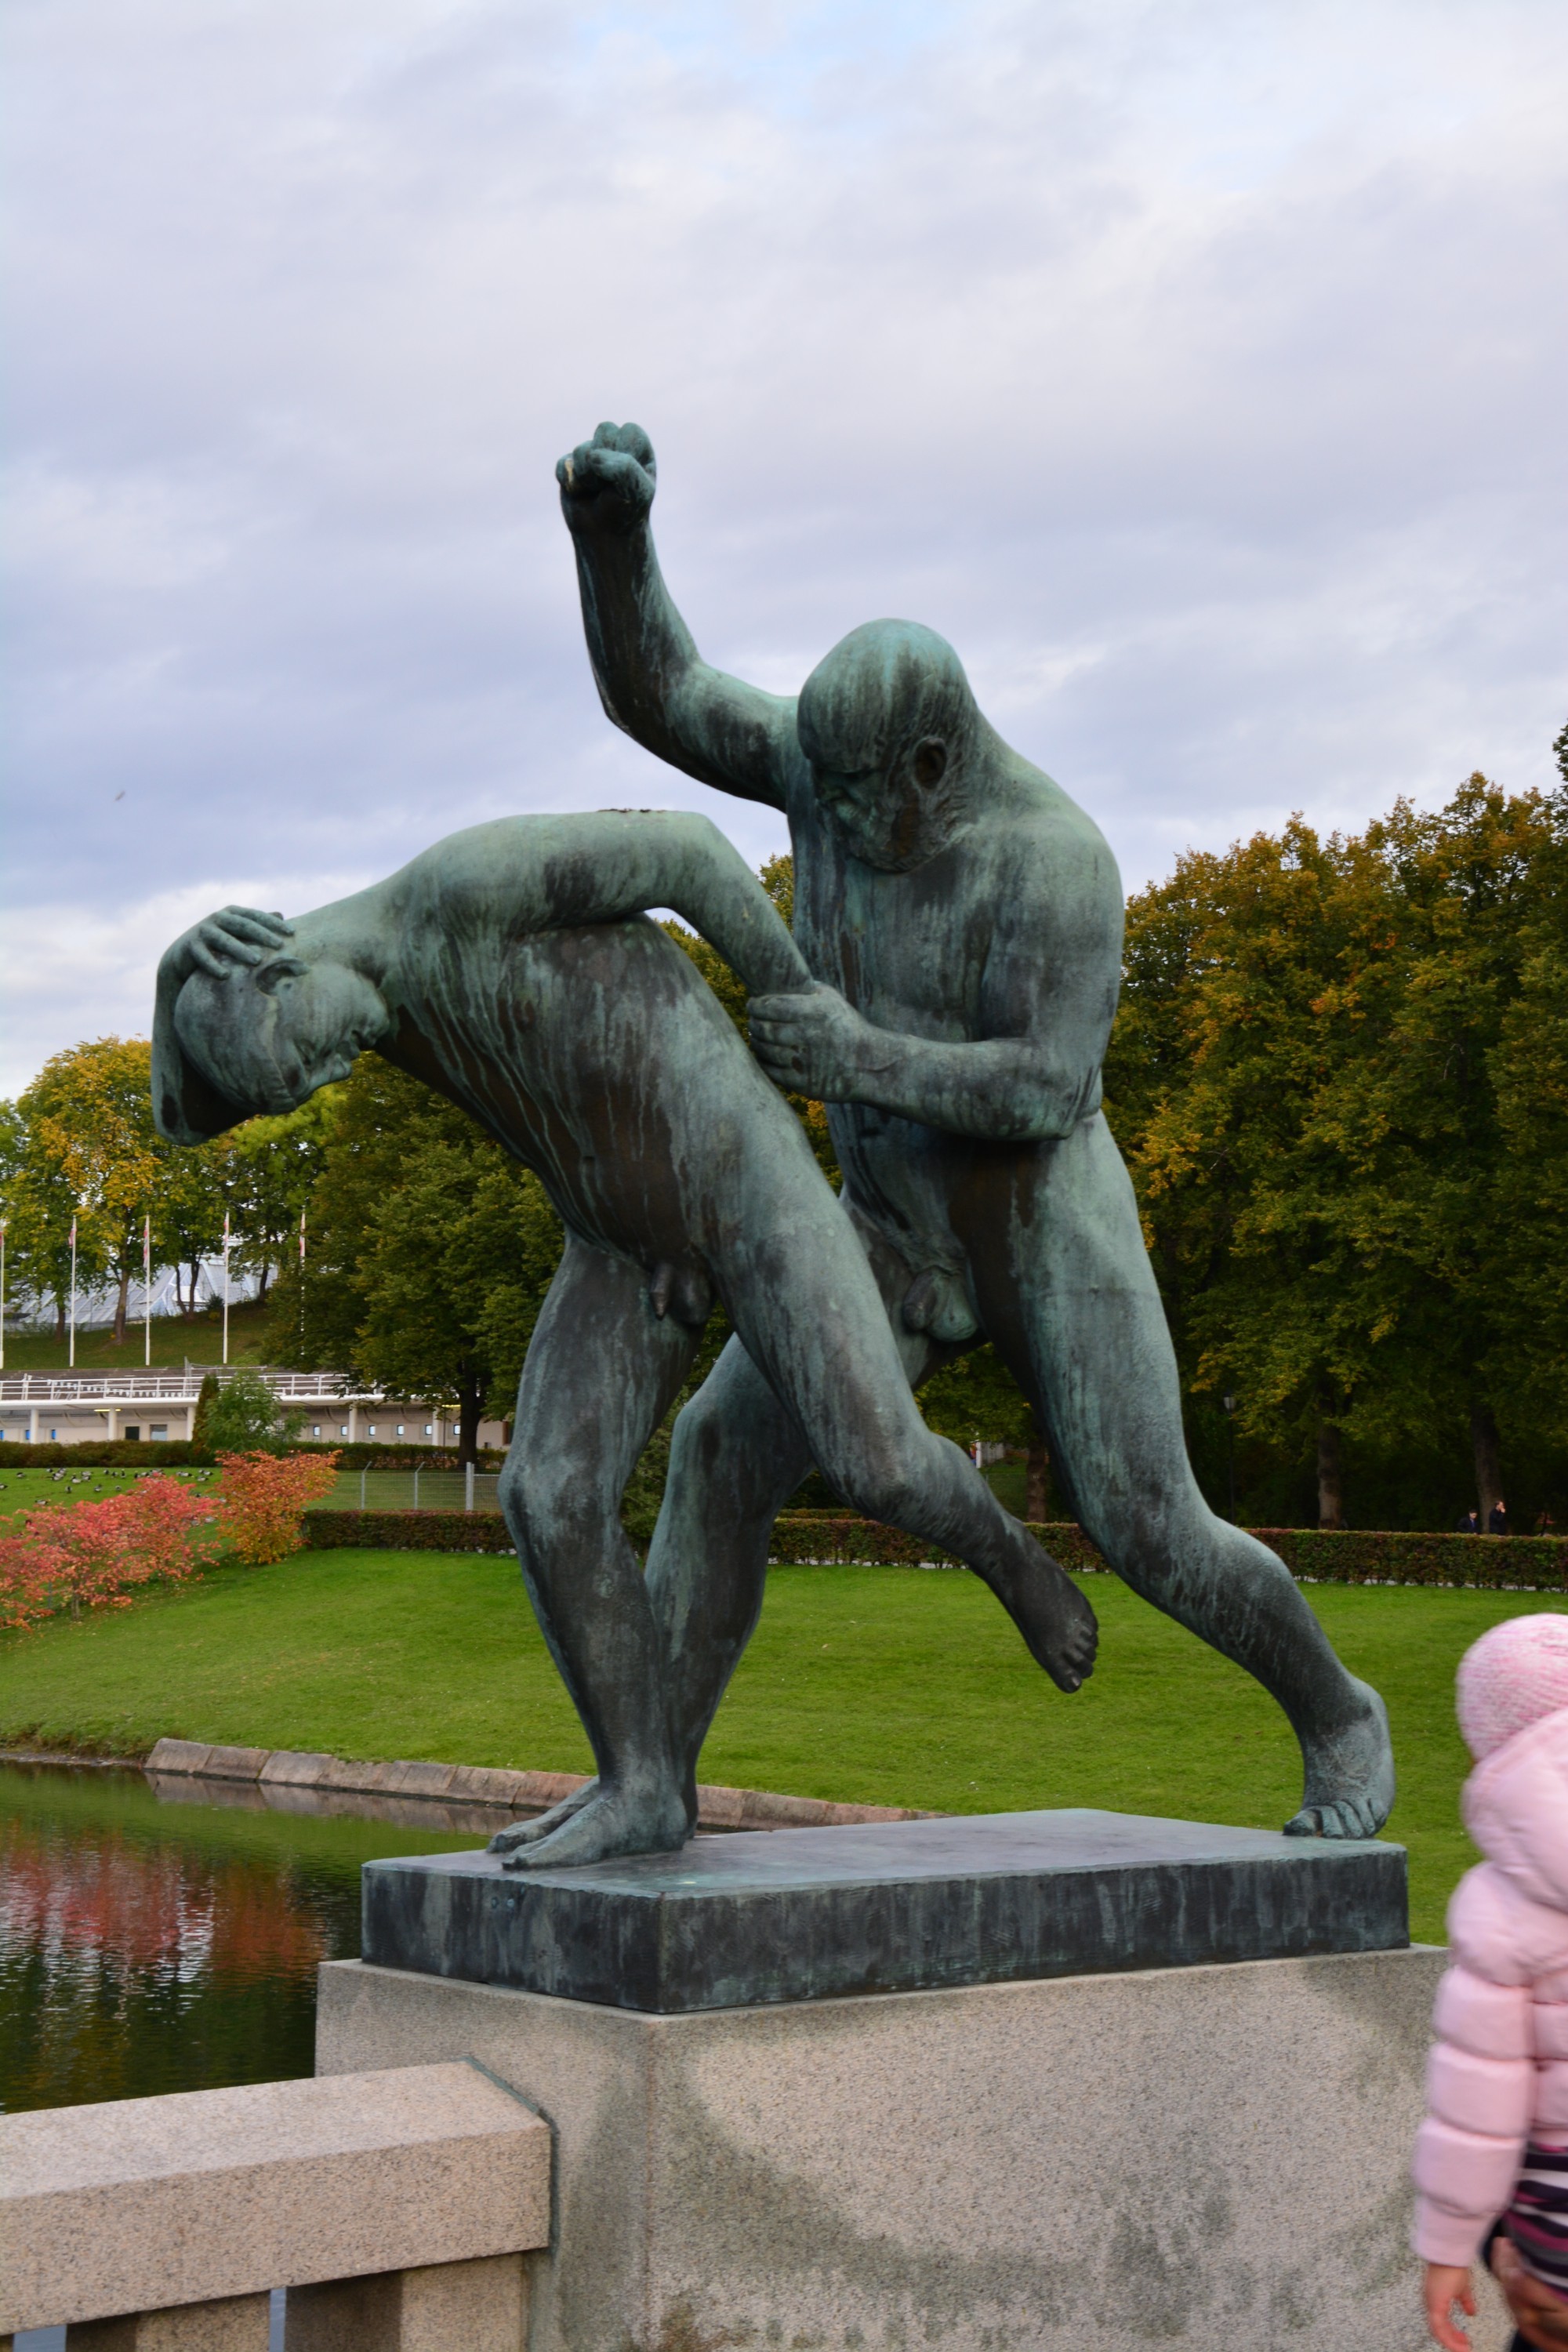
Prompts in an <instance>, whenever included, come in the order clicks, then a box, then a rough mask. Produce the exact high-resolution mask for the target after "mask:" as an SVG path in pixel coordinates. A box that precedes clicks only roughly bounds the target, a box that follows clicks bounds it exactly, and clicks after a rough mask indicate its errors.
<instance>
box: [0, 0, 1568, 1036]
mask: <svg viewBox="0 0 1568 2352" xmlns="http://www.w3.org/2000/svg"><path fill="white" fill-rule="evenodd" d="M10 46H11V58H10V77H9V79H10V90H11V95H10V100H9V105H10V109H11V112H12V116H13V122H12V127H11V131H10V134H9V146H10V152H11V171H12V181H13V208H14V212H15V214H16V221H17V225H18V226H17V231H16V232H14V244H15V248H16V252H17V254H18V256H19V258H18V260H17V262H16V265H15V267H14V277H13V287H12V293H11V315H12V329H13V334H12V340H13V343H14V345H15V347H16V350H17V351H19V352H26V353H27V354H28V356H27V357H26V359H24V360H23V361H22V362H20V363H19V364H18V365H16V366H14V368H13V375H12V383H11V388H10V413H11V420H12V426H13V435H12V459H11V483H10V488H11V494H12V506H13V514H14V517H15V521H14V525H13V530H12V533H11V544H10V551H9V558H8V560H9V562H10V566H11V573H12V578H11V585H10V588H9V591H8V610H9V613H10V614H11V616H12V617H11V625H10V631H9V649H8V658H9V661H10V665H11V672H12V677H11V685H10V689H9V696H8V702H9V709H10V713H11V757H10V761H9V773H10V781H9V784H8V794H9V810H8V815H7V820H6V837H7V845H8V858H7V869H8V877H9V878H8V882H7V886H6V887H7V890H8V893H9V896H10V899H11V903H12V906H13V909H14V911H13V913H12V914H11V916H10V917H9V918H8V921H9V923H10V926H11V929H12V935H13V938H14V939H19V940H26V941H28V942H30V943H31V944H30V945H29V946H28V947H27V949H26V951H25V952H21V953H17V952H16V951H14V952H13V955H12V959H11V961H12V966H13V969H14V970H19V971H20V974H21V982H20V984H21V988H22V1000H21V1003H20V1005H19V1007H18V1010H17V1012H16V1014H15V1015H14V1017H13V1021H12V1035H13V1038H14V1039H15V1040H16V1044H15V1048H14V1055H13V1059H14V1062H15V1063H16V1066H17V1067H21V1066H23V1065H24V1064H25V1063H26V1058H27V1056H28V1055H38V1056H41V1055H43V1054H44V1053H46V1052H47V1051H50V1050H54V1049H56V1048H58V1046H61V1045H67V1044H69V1043H70V1042H72V1040H73V1039H74V1038H75V1037H77V1036H79V1035H88V1034H97V1032H98V1031H99V1030H100V1029H102V1028H104V1027H106V1026H120V1025H123V1023H124V1019H125V1017H126V1016H125V1013H124V1012H123V1011H122V1010H115V1011H112V1013H111V1011H110V1007H111V1006H113V1007H122V1006H125V1005H128V1004H129V1003H130V1002H131V999H132V996H133V994H134V988H133V986H132V977H131V976H132V973H140V972H141V971H142V968H143V965H145V964H146V958H147V956H148V955H149V954H152V955H153V957H154V960H155V947H154V945H153V930H154V929H155V927H156V925H157V924H158V923H160V922H162V921H163V909H164V908H165V907H167V908H168V909H169V919H170V922H171V924H172V927H173V929H178V928H180V927H181V925H182V923H183V922H184V920H188V919H190V914H191V913H192V912H198V911H202V910H204V908H205V905H208V904H212V903H217V902H221V901H222V900H224V899H226V898H233V897H237V896H239V895H242V884H243V888H244V889H248V890H253V891H254V892H255V893H256V894H257V895H259V896H260V897H261V898H264V899H265V900H266V901H267V902H268V903H278V904H289V905H299V904H300V903H303V902H306V901H308V900H310V899H312V898H314V899H317V900H319V899H320V898H324V897H327V896H331V895H332V893H333V891H334V890H335V889H336V888H338V887H346V886H347V885H348V884H349V883H351V882H353V883H358V882H361V881H363V880H366V879H369V878H371V877H373V876H374V875H376V874H378V873H384V872H385V871H387V870H389V869H390V868H391V867H392V866H395V865H396V864H397V863H399V862H400V861H401V860H402V859H403V858H405V857H406V856H409V855H410V854H412V852H413V851H415V850H416V849H417V848H419V847H420V846H422V845H424V844H425V843H426V842H427V841H429V840H430V839H432V838H434V837H436V836H437V835H438V834H440V833H442V832H445V831H447V830H450V829H451V828H453V827H454V826H456V825H458V824H464V823H469V822H475V821H478V820H479V819H482V818H485V817H488V816H491V815H495V814H501V813H504V812H505V811H508V810H514V809H527V808H546V807H562V806H594V805H599V804H604V803H615V804H633V805H640V804H644V803H659V804H666V805H704V806H707V807H709V808H710V810H711V811H712V812H713V813H714V814H717V815H719V817H720V819H721V822H722V823H724V824H726V826H727V829H728V830H730V831H731V834H732V835H733V836H734V837H735V838H736V839H737V840H738V841H739V842H740V843H741V845H742V847H743V848H744V849H745V850H746V851H747V853H748V854H749V855H752V856H762V855H763V853H764V852H765V851H766V850H768V849H770V848H772V847H773V846H776V845H779V839H780V836H779V835H778V830H777V826H776V824H775V823H774V822H773V820H771V819H770V818H769V817H768V816H767V814H766V813H765V812H759V811H757V810H756V809H754V808H752V807H751V806H750V805H749V804H745V803H728V802H724V801H721V800H720V799H718V798H717V797H716V796H714V795H711V794H709V793H704V792H703V790H702V789H701V788H700V787H699V786H697V785H694V784H692V783H690V782H689V780H687V779H685V778H683V777H680V776H679V775H678V774H676V773H675V772H673V771H670V770H667V769H662V768H658V767H657V766H656V765H654V764H653V763H650V762H649V761H647V759H646V758H645V757H644V756H643V755H642V754H640V753H639V752H637V751H636V749H635V747H632V746H630V745H629V744H627V743H626V741H625V740H623V739H621V738H619V737H618V736H616V735H615V734H614V732H613V731H612V730H610V729H609V728H608V727H607V726H606V725H605V720H604V719H603V716H602V714H601V713H600V711H599V709H598V706H597V702H596V699H595V696H594V693H593V689H592V685H591V681H590V679H589V677H588V672H587V666H586V662H585V660H584V655H583V652H582V647H581V639H580V632H579V628H578V623H577V617H576V611H575V593H574V583H573V576H572V569H571V562H570V551H569V549H568V547H567V544H566V541H565V537H564V533H563V530H562V528H561V525H560V521H559V518H558V515H557V513H556V510H555V501H554V490H553V484H552V465H553V461H554V459H555V457H556V456H557V455H558V454H559V453H560V451H561V450H562V449H563V447H565V446H569V444H570V443H571V442H572V441H574V440H575V439H576V438H578V437H580V436H582V435H583V434H584V433H585V432H587V431H589V430H591V429H592V426H593V425H594V424H595V422H596V421H597V420H598V418H599V417H600V416H601V415H617V416H627V415H635V416H637V417H639V418H640V419H641V421H642V422H643V423H644V424H645V425H647V427H648V428H649V430H650V431H651V432H652V433H653V435H654V437H655V439H656V442H657V443H658V448H659V455H660V493H659V501H658V510H657V521H658V531H659V539H660V545H661V550H662V551H663V555H664V560H665V563H666V568H667V572H668V575H669V578H670V581H671V583H672V586H673V588H674V590H675V593H676V594H677V596H678V598H679V601H680V602H681V604H682V605H683V607H684V609H685V610H686V612H687V615H688V618H689V620H690V622H691V624H692V625H693V627H694V629H695V630H696V632H697V635H698V637H699V641H700V644H701V645H702V646H703V649H704V651H705V652H706V653H707V654H708V655H709V656H710V658H712V659H714V660H716V661H719V662H721V664H722V665H723V666H725V667H731V668H734V669H736V670H737V671H740V672H741V673H742V674H744V675H748V676H752V677H756V678H757V679H758V680H759V682H761V683H763V684H765V685H768V686H772V687H774V688H788V687H790V686H792V685H794V684H795V682H797V681H798V679H799V678H800V677H802V676H804V674H805V671H806V669H808V668H809V667H811V665H812V664H813V663H814V662H815V661H816V659H817V658H818V656H820V654H821V653H822V652H823V650H824V649H825V648H826V646H827V645H829V644H830V643H832V642H833V640H834V639H835V638H836V637H837V636H838V635H841V634H842V633H843V632H844V631H845V630H846V629H847V628H849V627H851V626H853V625H855V624H856V623H857V622H858V621H861V620H863V619H866V618H868V617H869V616H870V615H872V614H879V613H888V612H903V613H908V614H913V615H914V616H915V617H918V618H921V619H924V620H927V621H930V622H931V624H932V625H935V626H936V627H938V628H941V629H942V631H943V632H944V633H945V634H946V635H949V636H951V637H952V639H953V641H954V643H955V644H957V645H958V646H959V647H960V649H961V651H962V652H963V655H964V656H965V658H966V660H967V662H968V664H969V666H970V668H971V671H972V673H973V677H974V679H975V682H976V686H977V688H978V689H979V691H980V693H981V696H982V699H983V700H984V702H985V704H986V706H987V707H988V708H989V709H992V710H993V712H994V715H995V717H996V718H997V719H998V722H999V723H1001V724H1002V725H1003V726H1004V727H1005V730H1006V731H1007V732H1008V733H1009V735H1010V736H1011V737H1012V738H1013V740H1016V742H1017V743H1018V744H1019V746H1020V748H1021V749H1023V750H1025V751H1027V752H1028V753H1029V754H1030V756H1032V757H1034V758H1037V759H1038V760H1040V761H1042V763H1043V764H1044V765H1046V766H1047V767H1048V768H1049V769H1050V771H1051V772H1053V773H1054V774H1056V775H1057V776H1058V778H1059V780H1060V781H1061V782H1063V783H1064V784H1066V785H1067V787H1068V790H1069V791H1072V792H1073V793H1075V794H1077V795H1078V796H1079V798H1081V799H1082V800H1083V801H1084V802H1085V803H1086V805H1088V806H1089V808H1090V809H1091V811H1092V813H1093V814H1095V815H1096V816H1097V817H1098V818H1099V819H1100V822H1101V823H1102V824H1105V826H1106V828H1107V830H1108V831H1109V833H1110V836H1111V839H1112V841H1113V844H1114V845H1115V846H1116V847H1117V849H1118V852H1119V854H1120V855H1121V858H1122V860H1123V865H1124V868H1125V870H1126V873H1127V876H1128V879H1129V881H1130V882H1131V883H1134V884H1135V883H1137V882H1141V881H1142V880H1144V879H1146V878H1147V877H1149V876H1150V875H1151V874H1152V873H1156V872H1159V871H1163V870H1164V869H1165V868H1166V867H1167V866H1169V863H1170V862H1171V859H1172V858H1173V856H1174V855H1175V854H1176V853H1177V852H1178V851H1179V850H1180V849H1181V848H1183V847H1184V846H1185V845H1188V844H1189V843H1194V842H1198V843H1203V844H1205V845H1217V844H1220V843H1223V842H1224V841H1225V840H1226V839H1228V838H1230V837H1233V836H1234V835H1236V834H1237V833H1238V832H1241V831H1244V830H1249V829H1251V828H1253V827H1254V826H1257V825H1259V824H1278V823H1279V821H1280V820H1281V818H1282V817H1283V816H1284V815H1286V814H1289V811H1291V810H1292V809H1297V808H1300V809H1301V810H1303V811H1304V813H1305V814H1307V815H1308V816H1309V817H1310V818H1311V819H1312V820H1313V821H1314V822H1318V823H1320V824H1324V825H1328V824H1341V825H1356V824H1361V823H1363V822H1364V820H1365V819H1366V818H1367V817H1368V816H1370V815H1371V814H1373V813H1375V812H1376V811H1378V810H1381V809H1383V808H1384V807H1386V806H1387V804H1388V803H1389V802H1390V801H1391V800H1392V799H1393V797H1394V794H1395V793H1398V792H1402V791H1403V792H1409V793H1414V794H1415V796H1416V797H1418V798H1422V799H1426V800H1430V799H1432V798H1433V797H1435V796H1437V795H1440V794H1442V793H1446V792H1447V790H1448V789H1450V788H1451V786H1452V785H1453V784H1454V783H1455V782H1458V780H1459V779H1460V778H1461V777H1462V776H1464V775H1465V774H1467V773H1468V772H1469V770H1470V769H1471V768H1473V767H1476V766H1482V767H1485V768H1487V769H1488V770H1489V772H1493V773H1496V774H1498V775H1499V776H1500V778H1501V779H1502V780H1503V781H1505V782H1508V783H1510V785H1513V786H1516V787H1518V786H1522V785H1525V784H1528V783H1531V782H1546V781H1547V780H1548V775H1549V749H1548V747H1549V744H1550V741H1551V738H1552V734H1553V733H1554V732H1555V730H1556V729H1557V727H1558V726H1559V725H1560V724H1561V723H1562V719H1563V701H1564V690H1563V680H1562V664H1561V646H1562V643H1563V622H1564V609H1563V608H1564V603H1565V601H1568V597H1565V593H1564V589H1563V575H1564V565H1563V547H1562V526H1561V514H1562V499H1561V484H1560V479H1559V475H1560V463H1561V461H1560V456H1559V448H1560V427H1559V423H1558V409H1559V406H1560V401H1561V384H1562V382H1563V378H1564V374H1565V373H1568V370H1565V368H1564V356H1565V355H1564V352H1563V341H1564V328H1563V320H1564V317H1565V316H1568V306H1565V305H1564V303H1563V289H1562V285H1561V263H1560V253H1561V236H1560V223H1561V218H1562V209H1563V193H1564V191H1563V183H1564V178H1565V177H1568V165H1565V163H1564V159H1563V149H1562V140H1561V121H1562V110H1563V82H1564V79H1568V75H1565V71H1564V68H1565V65H1568V19H1565V18H1564V16H1563V12H1562V10H1561V9H1560V7H1558V6H1557V5H1555V0H1487V5H1484V6H1483V5H1479V0H1370V5H1368V0H1362V5H1356V6H1352V5H1348V0H1302V5H1300V6H1298V7H1295V8H1291V9H1289V10H1283V9H1259V8H1258V7H1257V6H1256V5H1253V0H1159V5H1154V0H1081V5H1073V4H1072V0H1049V5H1047V0H1031V4H1030V5H1005V0H980V5H964V6H960V5H948V0H942V5H929V0H928V5H919V6H916V5H909V0H904V5H897V6H894V5H860V6H852V5H846V6H842V7H838V8H836V9H832V10H829V9H826V8H825V7H816V6H803V7H792V8H783V7H779V6H777V5H763V0H756V5H742V4H741V0H736V5H726V6H718V5H699V0H668V5H659V0H650V5H640V6H638V7H637V8H636V9H619V10H617V9H614V8H609V9H601V10H598V11H596V12H586V11H583V10H580V9H574V8H571V7H568V6H566V5H564V0H374V5H370V0H265V5H263V4H262V0H239V4H238V5H235V6H234V7H233V8H229V9H226V10H224V11H222V12H219V13H217V14H215V13H214V12H213V11H212V10H211V9H210V8H208V7H207V6H206V5H205V0H142V5H139V6H138V8H136V9H135V10H133V11H126V10H124V9H121V8H117V7H114V6H113V5H110V0H50V5H49V6H48V7H47V8H46V7H42V6H40V5H36V0H35V5H30V6H28V5H25V6H23V7H22V8H20V9H18V10H17V11H16V12H15V13H14V17H13V23H12V29H11V45H10ZM121 793H123V795H124V797H123V799H119V798H117V797H116V796H117V795H119V794H121ZM188 876H203V877H210V884H209V883H207V882H204V883H203V884H202V885H201V888H202V889H203V890H205V891H206V892H207V897H206V898H205V900H204V901H203V902H202V904H201V905H200V906H196V905H193V904H191V903H190V901H189V896H188V886H187V884H186V880H185V877H188ZM244 877H249V880H248V881H245V879H244ZM175 900H177V901H178V908H179V910H183V911H179V915H178V919H177V920H176V919H175V912H176V910H175V908H174V901H175ZM29 910H30V911H29ZM67 910H68V912H67ZM18 924H19V925H20V929H17V926H18ZM139 927H140V928H139ZM150 927H151V928H150ZM57 931H58V935H59V936H61V937H68V939H69V940H70V941H71V942H72V945H71V947H70V950H69V952H68V953H63V952H62V953H56V951H55V950H52V949H50V948H48V947H47V941H48V940H50V939H52V938H53V937H55V936H56V935H57ZM169 935H171V934H170V933H169V932H165V933H164V935H163V939H159V940H157V941H156V945H158V946H161V945H162V944H163V940H164V939H166V937H167V936H169ZM132 940H135V941H136V942H139V944H136V945H135V946H134V947H132V945H131V944H129V942H131V941H132ZM138 957H140V958H141V959H142V963H138V961H137V959H138ZM147 968H148V969H150V966H148V967H147ZM117 974H118V975H119V977H118V978H117V977H115V975H117ZM140 985H141V981H140V978H138V979H136V980H135V982H134V986H135V987H139V986H140Z"/></svg>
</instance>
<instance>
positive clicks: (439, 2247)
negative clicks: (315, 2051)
mask: <svg viewBox="0 0 1568 2352" xmlns="http://www.w3.org/2000/svg"><path fill="white" fill-rule="evenodd" d="M550 2200H551V2134H550V2127H549V2126H548V2125H547V2124H545V2123H544V2122H542V2120H541V2118H540V2117H539V2116H537V2115H535V2114H534V2112H533V2111H532V2109H531V2108H530V2107H529V2106H527V2105H525V2104H524V2103H523V2101H522V2100H521V2099H520V2098H518V2097H517V2095H515V2094H514V2093H513V2092H511V2091H510V2090H508V2089H507V2087H506V2086H505V2084H502V2083H501V2082H500V2081H499V2080H498V2079H497V2078H496V2077H495V2076H493V2075H491V2074H488V2073H487V2072H486V2071H485V2070H484V2068H482V2067H481V2066H479V2065H478V2064H476V2063H473V2062H471V2061H468V2060H462V2061H458V2063H448V2064H442V2065H435V2066H409V2067H399V2068H396V2069H393V2070H389V2071H386V2072H383V2073H377V2074H339V2075H334V2076H331V2077H328V2078H324V2079H317V2080H314V2081H312V2080H305V2081H300V2082H288V2083H256V2084H248V2085H247V2086H246V2087H245V2088H243V2089H238V2090H227V2091H192V2092H184V2093H177V2094H175V2095H172V2096H169V2097H166V2098H157V2099H120V2100H115V2101H112V2102H110V2103H107V2104H105V2105H100V2106H87V2107H46V2108H42V2109H39V2110H37V2112H34V2113H31V2114H25V2115H17V2116H4V2117H0V2352H11V2343H12V2334H13V2332H16V2331H20V2330H22V2329H25V2328H34V2327H52V2326H59V2325H60V2324H61V2323H63V2324H64V2326H65V2329H66V2344H67V2347H68V2352H268V2336H269V2329H270V2326H271V2305H272V2294H271V2291H272V2290H273V2289H274V2288H277V2287H283V2288H286V2289H287V2290H288V2294H287V2300H286V2304H285V2318H284V2344H285V2346H286V2347H287V2352H456V2347H461V2348H462V2352H522V2347H523V2345H524V2344H525V2343H526V2341H527V2321H528V2307H527V2305H528V2278H527V2273H526V2269H525V2266H524V2261H523V2257H524V2256H525V2254H527V2253H529V2252H533V2251H535V2250H537V2249H539V2248H542V2247H543V2246H545V2245H547V2244H548V2242H549V2237H550Z"/></svg>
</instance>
